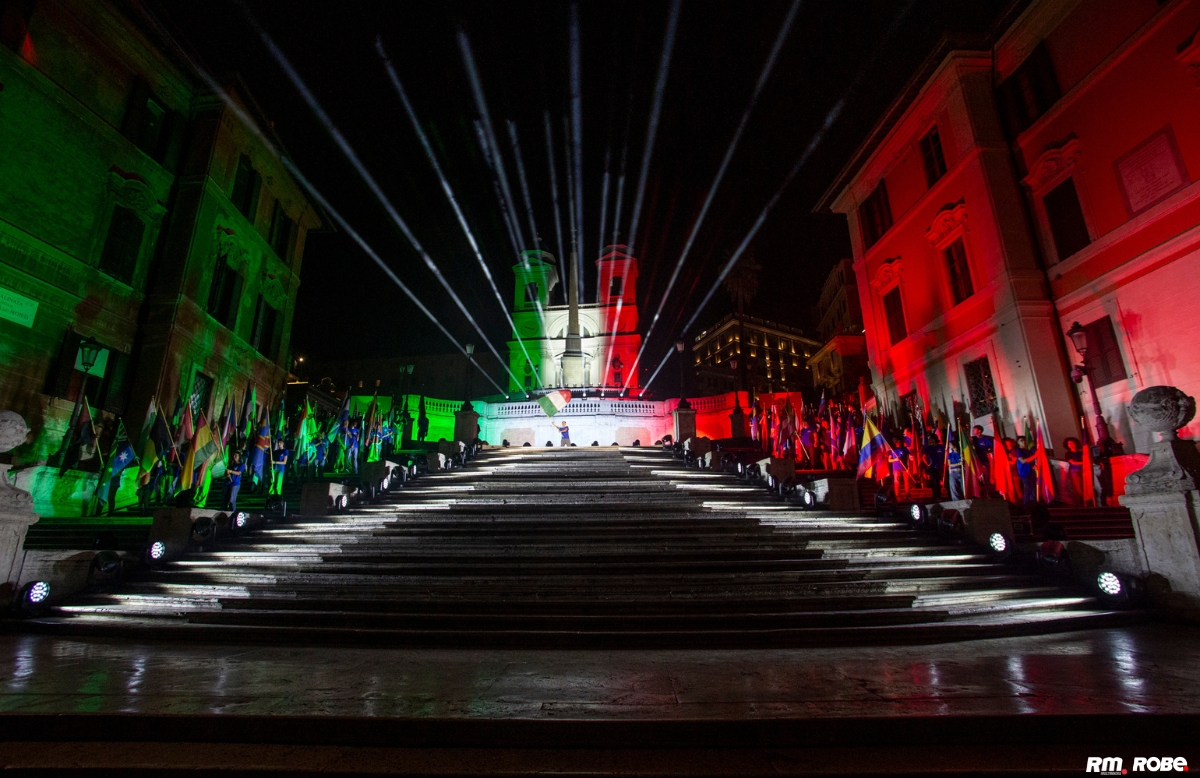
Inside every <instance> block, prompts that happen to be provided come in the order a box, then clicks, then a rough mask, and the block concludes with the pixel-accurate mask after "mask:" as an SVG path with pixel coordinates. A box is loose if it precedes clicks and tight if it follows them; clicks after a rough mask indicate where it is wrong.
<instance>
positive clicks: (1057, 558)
mask: <svg viewBox="0 0 1200 778" xmlns="http://www.w3.org/2000/svg"><path fill="white" fill-rule="evenodd" d="M1035 557H1036V559H1037V568H1038V572H1039V573H1041V574H1042V575H1045V576H1048V577H1050V578H1057V579H1060V580H1066V579H1069V578H1070V577H1071V555H1070V554H1069V553H1067V547H1066V546H1065V545H1063V544H1062V542H1060V541H1058V540H1047V541H1044V542H1043V543H1042V545H1040V546H1038V550H1037V553H1036V554H1035Z"/></svg>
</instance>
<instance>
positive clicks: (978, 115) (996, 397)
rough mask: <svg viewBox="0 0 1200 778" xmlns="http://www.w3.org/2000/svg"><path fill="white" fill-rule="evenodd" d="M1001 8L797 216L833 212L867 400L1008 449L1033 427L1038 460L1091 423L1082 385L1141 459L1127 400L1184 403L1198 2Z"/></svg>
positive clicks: (1199, 260) (1194, 231) (1194, 280)
mask: <svg viewBox="0 0 1200 778" xmlns="http://www.w3.org/2000/svg"><path fill="white" fill-rule="evenodd" d="M1017 11H1019V12H1017ZM1017 11H1014V14H1013V16H1012V18H1010V19H1008V20H1006V22H1007V23H1006V24H1005V25H1004V30H1003V32H1002V33H1001V34H1000V35H999V36H998V37H996V38H995V39H994V40H992V41H977V42H962V41H944V42H943V44H942V46H941V47H940V48H939V49H938V50H937V51H935V53H934V55H933V56H932V57H931V58H930V59H929V60H927V62H926V64H925V65H924V66H923V67H922V68H921V70H920V71H919V72H918V73H917V74H916V75H915V76H914V78H913V79H912V81H910V83H909V84H908V86H907V87H906V88H905V89H904V90H903V92H902V93H901V95H900V96H899V97H898V98H897V100H896V101H895V102H894V103H893V104H892V106H891V107H890V108H889V109H888V111H887V112H886V113H885V114H884V116H883V117H882V118H881V119H880V121H879V122H878V123H877V124H876V126H875V128H874V130H873V131H872V132H871V133H870V134H869V135H868V137H867V140H866V141H865V142H864V143H863V145H862V146H861V147H860V148H859V150H858V151H857V153H856V154H855V156H854V157H853V158H852V159H851V161H850V163H849V164H848V165H847V166H846V168H845V169H844V170H843V171H842V173H841V174H840V176H839V177H838V179H837V180H836V181H835V182H834V184H833V186H832V187H831V188H830V189H829V191H828V192H827V194H826V195H825V197H824V198H823V200H822V201H821V203H820V204H819V206H818V208H831V209H832V210H834V211H837V212H840V213H845V214H846V215H847V217H848V219H849V224H850V233H851V242H852V244H853V248H854V269H855V273H856V275H857V278H858V290H859V297H860V301H861V305H862V310H863V318H864V324H865V329H866V334H867V344H868V352H869V357H870V363H871V366H872V373H873V375H872V378H873V384H874V389H875V392H876V394H877V395H878V396H880V397H881V398H883V399H884V400H885V401H886V402H898V401H900V400H901V398H903V397H904V396H905V395H909V394H910V393H913V392H916V393H917V394H918V395H919V396H920V397H921V398H922V400H923V401H924V402H925V403H926V404H930V403H931V404H932V405H934V406H940V407H942V408H943V409H945V410H947V411H949V410H950V408H951V406H952V405H954V404H958V405H959V406H960V407H962V406H965V407H966V408H968V409H969V411H970V414H971V416H972V417H973V418H974V419H975V420H976V421H977V422H978V423H981V424H983V425H984V426H985V427H988V428H990V427H991V426H992V420H993V418H994V419H997V420H998V421H999V423H1000V424H1001V426H1002V427H1003V428H1004V429H1003V431H1004V433H1005V434H1007V435H1012V434H1013V430H1014V428H1015V425H1017V424H1019V425H1020V426H1021V427H1023V426H1024V423H1025V420H1026V419H1028V418H1029V417H1033V418H1035V419H1036V420H1037V421H1038V422H1039V423H1041V424H1043V425H1044V427H1045V429H1046V431H1047V433H1048V436H1049V441H1048V445H1055V444H1057V443H1058V442H1059V441H1061V440H1062V439H1063V438H1065V437H1068V436H1074V435H1078V434H1079V417H1080V416H1081V415H1082V414H1084V413H1085V412H1086V414H1087V415H1088V417H1089V419H1088V421H1089V426H1093V425H1094V419H1092V418H1091V399H1090V388H1091V387H1090V386H1089V383H1090V382H1094V383H1095V388H1096V390H1097V394H1098V396H1099V399H1100V403H1101V406H1102V410H1103V413H1104V416H1105V418H1106V420H1107V421H1108V429H1109V430H1110V431H1111V434H1112V437H1113V438H1114V439H1116V440H1117V441H1119V442H1121V443H1123V444H1124V446H1125V450H1126V451H1127V452H1132V451H1145V450H1146V448H1147V447H1148V444H1149V439H1148V436H1147V434H1146V433H1145V432H1144V431H1142V430H1139V429H1137V428H1136V427H1132V428H1131V425H1130V423H1129V421H1128V420H1127V418H1126V412H1125V405H1126V403H1127V402H1128V400H1129V398H1130V397H1131V396H1132V395H1133V393H1135V392H1136V391H1138V390H1139V389H1142V388H1144V387H1146V386H1151V385H1155V384H1172V385H1175V386H1178V387H1180V388H1181V389H1183V390H1184V391H1186V392H1188V393H1189V394H1193V395H1195V394H1198V393H1200V355H1196V354H1194V353H1193V352H1192V351H1191V350H1189V349H1188V348H1187V346H1186V344H1188V343H1190V342H1191V341H1193V340H1194V339H1195V338H1196V336H1197V334H1198V333H1197V328H1200V322H1198V321H1195V320H1193V319H1191V317H1190V316H1189V315H1188V300H1189V299H1191V298H1193V297H1194V296H1195V295H1197V293H1200V252H1198V248H1200V227H1198V226H1197V225H1198V223H1200V188H1198V187H1197V186H1196V185H1194V184H1193V175H1192V173H1190V172H1189V171H1194V170H1200V41H1197V40H1196V31H1197V28H1200V0H1174V2H1156V1H1155V0H1120V1H1119V2H1117V1H1114V0H1075V1H1071V0H1041V1H1038V2H1032V3H1029V4H1028V5H1026V6H1024V7H1023V9H1017ZM1075 322H1079V323H1080V325H1081V327H1082V328H1083V329H1084V330H1085V332H1086V334H1087V342H1088V353H1087V371H1086V375H1087V378H1085V379H1084V381H1083V382H1082V383H1080V384H1075V383H1073V382H1072V381H1071V375H1070V373H1071V368H1072V367H1073V365H1074V364H1075V363H1077V362H1079V361H1080V358H1079V356H1078V355H1077V353H1076V352H1075V349H1074V348H1073V346H1072V341H1071V339H1070V338H1069V337H1068V336H1067V332H1068V330H1069V329H1070V328H1071V327H1072V325H1073V324H1074V323H1075ZM1193 426H1196V427H1198V429H1200V425H1197V424H1196V423H1195V422H1193ZM1093 428H1094V426H1093Z"/></svg>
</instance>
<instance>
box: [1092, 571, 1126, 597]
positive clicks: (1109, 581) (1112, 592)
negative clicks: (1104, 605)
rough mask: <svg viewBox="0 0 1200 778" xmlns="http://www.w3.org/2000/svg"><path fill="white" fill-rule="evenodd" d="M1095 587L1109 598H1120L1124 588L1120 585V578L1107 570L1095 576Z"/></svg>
mask: <svg viewBox="0 0 1200 778" xmlns="http://www.w3.org/2000/svg"><path fill="white" fill-rule="evenodd" d="M1096 586H1097V587H1098V588H1099V589H1100V591H1101V592H1102V593H1103V594H1106V595H1108V596H1109V597H1120V596H1121V594H1122V593H1123V592H1124V591H1125V586H1124V584H1122V583H1121V578H1120V576H1118V575H1117V574H1116V573H1112V572H1109V571H1107V570H1105V571H1104V572H1102V573H1100V575H1098V576H1096Z"/></svg>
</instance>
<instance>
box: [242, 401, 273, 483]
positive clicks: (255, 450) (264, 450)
mask: <svg viewBox="0 0 1200 778" xmlns="http://www.w3.org/2000/svg"><path fill="white" fill-rule="evenodd" d="M270 457H271V422H270V417H269V416H268V415H267V413H266V411H265V410H264V411H263V414H262V418H261V421H260V423H259V428H258V435H257V436H256V437H255V438H254V443H253V444H252V445H251V447H250V459H249V462H248V463H247V468H246V471H247V473H248V474H249V475H250V480H251V482H252V483H253V484H254V485H255V486H258V485H260V484H261V483H263V480H264V476H265V473H264V465H265V466H266V467H269V466H270ZM267 472H269V471H267Z"/></svg>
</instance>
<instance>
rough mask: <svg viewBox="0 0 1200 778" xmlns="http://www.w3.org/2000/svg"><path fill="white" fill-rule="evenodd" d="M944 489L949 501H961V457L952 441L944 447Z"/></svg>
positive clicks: (955, 443) (956, 442)
mask: <svg viewBox="0 0 1200 778" xmlns="http://www.w3.org/2000/svg"><path fill="white" fill-rule="evenodd" d="M946 488H947V490H948V491H949V492H950V499H951V500H961V499H963V496H964V495H963V455H962V452H960V451H959V448H958V441H956V440H954V439H951V440H950V442H949V443H948V444H947V445H946Z"/></svg>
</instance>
